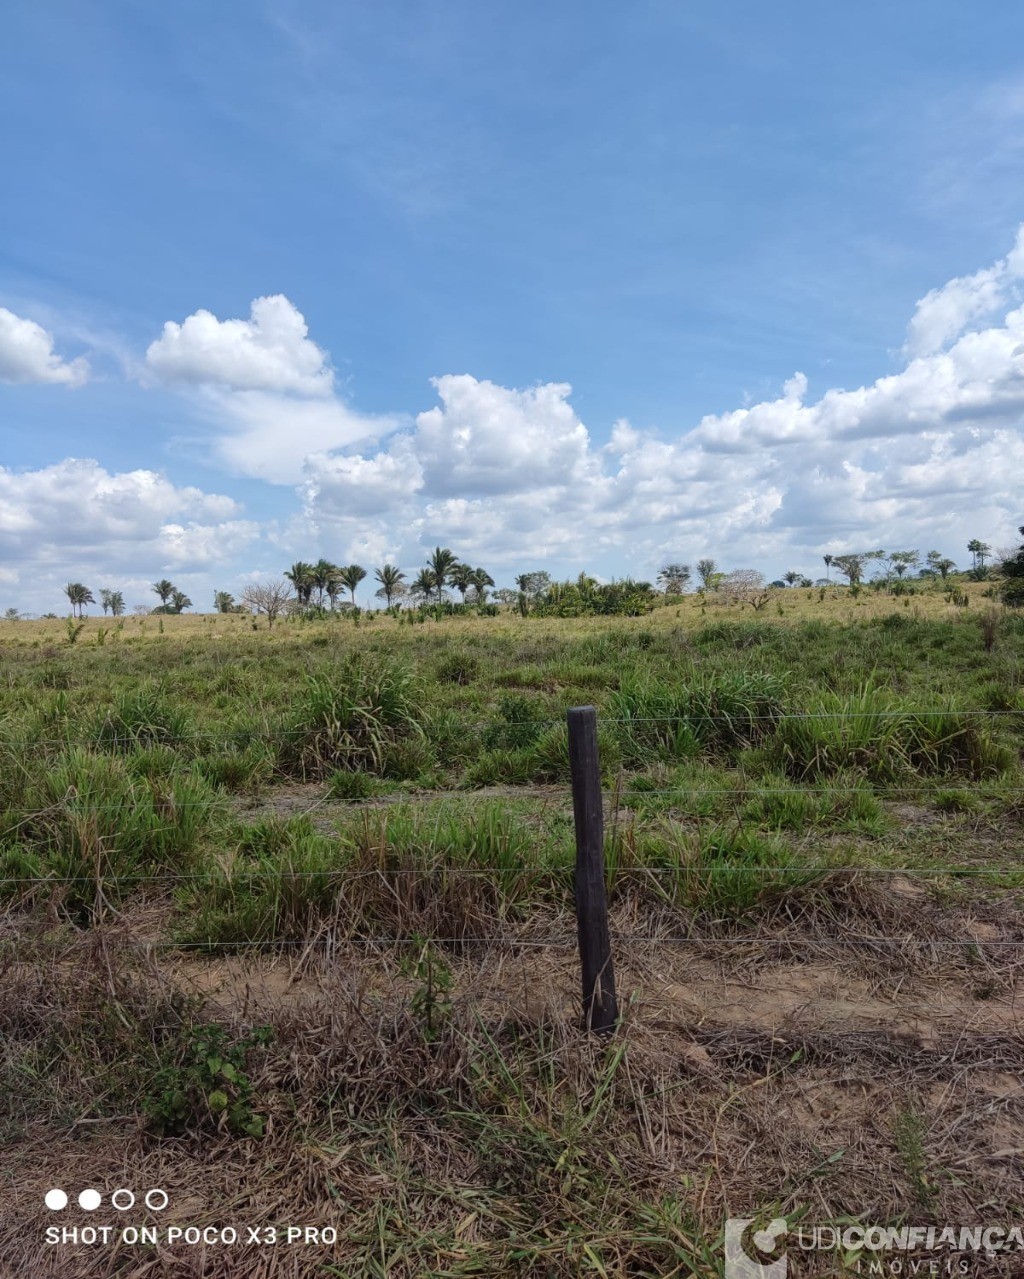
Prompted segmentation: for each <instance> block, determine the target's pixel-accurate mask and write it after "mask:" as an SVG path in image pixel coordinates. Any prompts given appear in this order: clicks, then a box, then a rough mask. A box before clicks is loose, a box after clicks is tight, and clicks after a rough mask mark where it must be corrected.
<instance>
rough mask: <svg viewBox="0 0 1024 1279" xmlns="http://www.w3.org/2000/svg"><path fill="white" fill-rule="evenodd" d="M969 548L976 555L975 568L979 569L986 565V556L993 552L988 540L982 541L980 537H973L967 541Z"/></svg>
mask: <svg viewBox="0 0 1024 1279" xmlns="http://www.w3.org/2000/svg"><path fill="white" fill-rule="evenodd" d="M967 549H968V550H969V551H970V553H971V555H973V556H974V563H973V566H972V567H973V568H975V569H979V568H984V567H985V557H986V556H988V555H991V554H992V547H991V546H989V544H988V543H987V542H982V541H981V540H980V539H979V538H976V537H972V538H971V540H970V541H969V542H968V543H967Z"/></svg>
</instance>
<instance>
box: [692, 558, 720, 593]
mask: <svg viewBox="0 0 1024 1279" xmlns="http://www.w3.org/2000/svg"><path fill="white" fill-rule="evenodd" d="M717 572H718V565H717V564H716V563H715V561H714V560H712V559H703V560H698V561H697V575H698V576H699V577H700V584H701V586H702V587H703V588H704V590H706V591H710V590H713V589H714V581H715V575H716V574H717Z"/></svg>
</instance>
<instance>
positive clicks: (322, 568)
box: [312, 556, 338, 608]
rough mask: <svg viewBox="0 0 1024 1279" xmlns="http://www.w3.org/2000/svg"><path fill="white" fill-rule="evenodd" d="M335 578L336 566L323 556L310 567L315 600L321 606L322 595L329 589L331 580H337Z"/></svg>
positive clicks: (336, 576)
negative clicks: (315, 594) (315, 595)
mask: <svg viewBox="0 0 1024 1279" xmlns="http://www.w3.org/2000/svg"><path fill="white" fill-rule="evenodd" d="M337 579H338V570H337V568H336V567H335V566H334V565H333V564H332V563H331V562H330V560H325V559H324V558H323V556H321V557H320V558H319V559H318V560H317V562H316V563H315V564H314V565H313V568H312V583H313V587H314V589H315V590H316V593H317V598H316V602H317V603H318V604H319V605H320V607H321V608H323V603H324V596H325V595H326V594H327V593H328V591H329V590H330V586H331V581H332V580H334V581H337Z"/></svg>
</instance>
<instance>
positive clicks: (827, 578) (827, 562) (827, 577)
mask: <svg viewBox="0 0 1024 1279" xmlns="http://www.w3.org/2000/svg"><path fill="white" fill-rule="evenodd" d="M821 558H822V559H823V560H824V561H825V581H826V582H831V581H832V578H831V576H830V570H831V568H832V562H833V556H831V555H823V556H822V557H821Z"/></svg>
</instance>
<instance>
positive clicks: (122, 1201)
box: [110, 1189, 135, 1212]
mask: <svg viewBox="0 0 1024 1279" xmlns="http://www.w3.org/2000/svg"><path fill="white" fill-rule="evenodd" d="M110 1202H111V1205H112V1206H113V1207H115V1208H116V1209H117V1211H118V1212H127V1211H128V1209H129V1208H131V1207H133V1206H134V1204H135V1196H134V1194H132V1192H131V1191H130V1190H127V1189H121V1190H115V1191H114V1193H113V1194H112V1195H111V1196H110Z"/></svg>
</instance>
